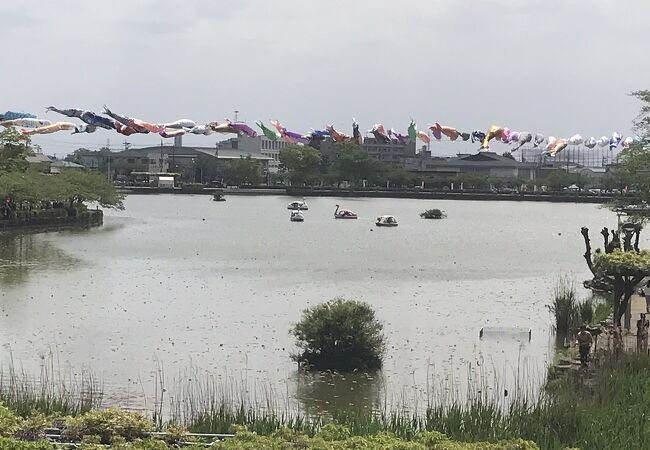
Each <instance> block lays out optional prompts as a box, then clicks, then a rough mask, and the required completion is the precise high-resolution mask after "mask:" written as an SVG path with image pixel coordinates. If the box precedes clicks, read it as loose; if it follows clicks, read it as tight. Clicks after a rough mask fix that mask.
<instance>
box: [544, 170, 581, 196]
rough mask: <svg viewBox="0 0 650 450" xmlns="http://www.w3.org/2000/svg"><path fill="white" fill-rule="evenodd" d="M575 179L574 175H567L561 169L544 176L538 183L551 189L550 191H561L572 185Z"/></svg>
mask: <svg viewBox="0 0 650 450" xmlns="http://www.w3.org/2000/svg"><path fill="white" fill-rule="evenodd" d="M576 178H577V177H576V174H573V173H567V172H566V171H564V170H562V169H556V170H552V171H550V173H548V174H546V176H545V177H544V178H543V179H542V180H541V181H540V182H541V183H544V184H545V185H546V186H548V187H549V188H551V190H552V191H561V190H563V189H564V188H566V187H568V186H571V185H572V184H574V183H575V181H576Z"/></svg>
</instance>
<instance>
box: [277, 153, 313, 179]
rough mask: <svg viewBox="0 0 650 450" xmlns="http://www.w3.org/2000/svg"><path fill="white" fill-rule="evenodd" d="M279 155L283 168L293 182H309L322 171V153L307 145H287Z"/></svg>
mask: <svg viewBox="0 0 650 450" xmlns="http://www.w3.org/2000/svg"><path fill="white" fill-rule="evenodd" d="M279 157H280V165H281V168H282V170H285V171H286V172H287V175H288V177H289V179H290V180H291V182H293V183H309V182H310V181H313V180H314V179H315V178H316V177H317V176H318V174H319V173H321V171H322V167H321V158H320V153H319V152H318V150H316V149H314V148H313V147H309V146H307V145H287V146H286V147H284V148H283V149H281V150H280V154H279Z"/></svg>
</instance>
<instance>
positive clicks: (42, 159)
mask: <svg viewBox="0 0 650 450" xmlns="http://www.w3.org/2000/svg"><path fill="white" fill-rule="evenodd" d="M25 161H27V162H28V163H30V164H40V163H51V162H52V160H51V159H50V158H48V157H47V155H44V154H43V153H34V154H33V155H29V156H27V157H26V158H25Z"/></svg>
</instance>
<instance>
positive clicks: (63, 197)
mask: <svg viewBox="0 0 650 450" xmlns="http://www.w3.org/2000/svg"><path fill="white" fill-rule="evenodd" d="M33 153H34V152H33V149H32V146H31V142H30V140H29V138H28V137H27V136H22V135H20V133H18V132H17V131H15V130H14V129H12V128H7V129H6V130H4V131H2V132H0V198H2V200H3V203H2V208H3V209H2V213H3V214H0V219H2V218H8V219H10V220H21V219H24V218H26V215H27V214H29V215H34V214H36V215H38V216H42V217H45V218H47V217H52V218H60V217H66V216H68V215H75V214H76V209H78V208H80V207H81V204H82V202H97V203H98V204H99V205H101V206H106V207H118V208H119V207H121V206H122V200H123V196H122V195H120V194H118V193H117V191H116V190H115V188H114V187H113V186H112V185H111V184H110V183H109V182H108V181H107V180H106V178H105V177H104V176H103V175H101V174H99V173H95V172H89V171H85V170H63V171H61V173H60V174H46V173H42V171H40V170H39V169H38V168H37V167H30V165H29V163H28V162H27V159H26V158H27V157H28V156H30V155H32V154H33ZM73 209H75V211H72V210H73ZM36 211H38V212H36Z"/></svg>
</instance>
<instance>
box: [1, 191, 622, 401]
mask: <svg viewBox="0 0 650 450" xmlns="http://www.w3.org/2000/svg"><path fill="white" fill-rule="evenodd" d="M290 200H292V199H291V198H289V197H281V196H264V197H261V196H260V197H255V196H229V197H228V199H227V201H226V202H212V201H209V198H208V197H206V196H184V195H151V196H129V197H128V198H127V200H126V210H124V211H110V210H109V211H107V212H106V217H105V224H104V226H103V227H101V228H97V229H93V230H90V231H68V232H56V233H43V234H28V235H0V286H1V293H0V308H1V309H0V314H1V319H0V340H1V342H2V347H0V356H1V357H2V362H3V364H7V362H8V361H9V359H10V358H11V357H13V360H14V364H20V365H23V366H24V367H25V368H26V369H28V370H36V369H37V368H38V364H39V361H40V358H39V357H40V356H42V355H47V354H49V353H52V354H54V355H55V361H56V363H57V365H58V366H60V367H62V368H64V369H62V370H71V371H72V372H75V371H78V370H80V368H81V367H82V366H86V367H90V368H92V370H93V371H94V372H95V373H96V374H98V375H99V376H101V377H102V378H103V379H104V380H105V385H106V390H107V391H111V390H113V391H114V392H115V393H119V392H125V391H135V392H142V391H144V392H146V393H147V394H149V395H151V393H152V391H153V384H154V374H155V373H156V372H157V371H159V370H160V368H161V367H162V368H163V370H164V373H165V376H166V380H167V383H168V384H173V382H172V381H170V380H174V379H180V378H182V377H183V376H193V377H196V376H197V375H198V376H203V374H206V373H210V374H213V375H215V376H219V377H221V379H223V380H225V382H226V383H229V382H233V383H237V384H238V385H245V386H248V387H249V388H250V389H251V392H252V393H253V394H254V393H255V392H258V393H259V392H260V391H261V392H262V393H261V395H262V396H264V395H268V393H266V394H265V393H264V392H265V389H272V390H273V392H274V394H273V395H274V396H275V395H276V394H275V393H277V396H278V397H281V398H284V401H285V402H286V403H293V402H296V404H298V405H301V406H302V407H303V408H305V409H310V410H311V409H329V408H331V407H332V406H340V405H343V406H345V405H347V404H357V405H362V406H364V407H369V408H370V407H376V406H377V405H378V404H380V403H382V402H385V401H388V402H398V401H404V402H406V403H408V404H411V405H413V404H414V403H415V402H419V401H424V400H423V399H426V397H427V396H432V395H442V394H444V392H446V391H445V387H446V388H449V386H454V387H458V386H461V388H462V386H463V385H464V383H465V382H466V380H467V378H468V374H471V375H472V376H473V377H474V378H476V377H477V376H480V375H481V374H483V376H484V377H485V378H486V380H488V381H489V383H491V384H492V383H493V380H494V376H495V373H496V376H497V377H498V378H499V380H500V382H501V383H502V384H503V385H505V386H506V387H507V386H509V385H512V384H513V383H514V380H515V378H516V377H517V374H519V377H520V379H521V378H522V377H523V379H524V380H525V382H526V383H529V384H531V385H535V384H536V383H538V382H539V381H540V380H541V377H542V376H543V373H544V371H543V367H544V365H545V364H546V362H547V361H548V360H549V359H550V358H551V357H552V352H553V344H552V342H553V341H552V337H551V333H550V324H551V321H550V319H551V318H550V316H549V313H548V311H547V308H546V306H545V305H546V304H547V303H548V302H549V301H550V298H551V294H552V291H553V287H554V286H555V283H556V281H557V279H558V277H559V276H560V275H561V274H569V275H570V276H571V277H572V278H573V279H574V280H575V282H576V285H578V286H579V285H580V284H581V283H582V280H584V279H586V278H588V270H587V267H586V266H585V263H584V260H583V259H582V253H583V252H584V247H583V242H582V238H581V235H580V227H581V226H583V225H586V226H589V227H590V228H591V229H592V230H593V233H592V235H593V236H592V238H593V239H594V242H595V241H596V237H597V236H598V234H597V232H596V231H597V230H599V229H600V228H601V227H602V226H606V225H608V226H613V225H615V223H616V217H615V215H613V214H612V213H611V212H609V211H607V210H605V209H601V208H599V207H598V206H595V205H576V204H551V203H532V202H530V203H527V202H521V203H518V202H488V201H485V202H472V201H423V200H404V199H400V200H396V199H334V198H313V199H311V198H309V199H307V203H308V205H309V211H306V212H305V217H306V220H305V222H304V223H292V222H290V221H289V211H288V210H287V209H286V205H287V203H288V202H289V201H290ZM336 203H341V206H342V207H344V208H348V209H352V210H354V211H356V212H357V213H358V214H359V216H360V218H359V220H334V219H333V212H334V208H335V204H336ZM433 207H438V208H441V209H444V210H445V211H446V212H447V214H448V218H447V219H444V220H424V219H420V217H419V213H420V212H421V211H423V210H424V209H427V208H433ZM380 214H393V215H395V216H396V217H397V218H398V220H399V227H397V228H376V227H375V226H374V224H373V219H374V218H375V217H376V216H378V215H380ZM337 296H342V297H350V298H357V299H362V300H365V301H367V302H369V303H370V304H372V306H373V307H374V308H375V309H376V311H377V314H378V317H379V318H380V319H381V320H382V321H383V322H384V326H385V332H386V335H387V337H388V342H389V345H388V352H387V355H386V361H385V367H384V370H383V371H382V372H381V373H376V374H355V375H351V376H349V377H343V378H345V379H343V380H342V379H341V378H340V377H333V376H332V375H328V374H314V375H308V376H306V375H302V374H300V373H297V372H296V367H295V365H294V363H292V362H291V360H290V357H289V354H290V352H291V351H292V350H293V341H292V339H291V337H290V336H289V334H288V330H289V328H290V326H291V324H292V323H293V322H295V321H296V320H297V319H298V318H299V316H300V312H301V310H303V309H304V308H305V307H308V306H310V305H314V304H316V303H319V302H322V301H324V300H327V299H330V298H332V297H337ZM483 326H501V327H521V328H525V329H527V328H531V329H532V333H531V336H532V339H531V340H530V342H529V341H528V338H527V336H522V335H510V334H498V335H495V336H485V337H484V338H483V339H479V329H480V328H481V327H483ZM68 367H69V369H66V368H68ZM183 374H184V375H183ZM251 386H252V387H251ZM461 390H462V389H461ZM441 393H442V394H441ZM115 398H117V399H119V398H120V396H119V395H117V394H116V397H115Z"/></svg>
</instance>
